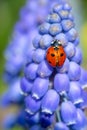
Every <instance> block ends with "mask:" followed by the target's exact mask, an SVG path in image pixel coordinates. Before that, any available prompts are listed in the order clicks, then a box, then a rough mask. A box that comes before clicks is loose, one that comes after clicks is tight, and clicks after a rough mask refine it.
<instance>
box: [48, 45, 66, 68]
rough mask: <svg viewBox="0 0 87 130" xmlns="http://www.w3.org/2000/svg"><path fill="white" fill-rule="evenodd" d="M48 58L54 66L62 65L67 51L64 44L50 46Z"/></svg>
mask: <svg viewBox="0 0 87 130" xmlns="http://www.w3.org/2000/svg"><path fill="white" fill-rule="evenodd" d="M46 59H47V61H48V63H49V64H50V65H51V66H52V67H61V66H62V65H63V64H64V62H65V59H66V53H65V51H64V49H63V47H62V45H58V46H51V47H49V48H48V50H47V53H46Z"/></svg>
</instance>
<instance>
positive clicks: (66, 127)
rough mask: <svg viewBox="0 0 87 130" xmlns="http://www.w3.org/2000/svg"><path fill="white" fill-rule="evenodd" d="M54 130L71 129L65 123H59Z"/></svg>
mask: <svg viewBox="0 0 87 130" xmlns="http://www.w3.org/2000/svg"><path fill="white" fill-rule="evenodd" d="M54 130H69V128H68V126H66V124H64V123H63V122H58V123H56V124H55V126H54Z"/></svg>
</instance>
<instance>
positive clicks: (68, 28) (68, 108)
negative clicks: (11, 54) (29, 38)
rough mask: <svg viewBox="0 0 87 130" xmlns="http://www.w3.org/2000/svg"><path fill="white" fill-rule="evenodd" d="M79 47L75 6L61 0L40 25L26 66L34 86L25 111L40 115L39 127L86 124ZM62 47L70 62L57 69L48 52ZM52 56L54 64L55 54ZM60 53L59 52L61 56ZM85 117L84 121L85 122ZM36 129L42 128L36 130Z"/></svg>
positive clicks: (65, 127)
mask: <svg viewBox="0 0 87 130" xmlns="http://www.w3.org/2000/svg"><path fill="white" fill-rule="evenodd" d="M56 3H57V2H56ZM56 40H57V41H58V43H56ZM58 44H59V45H58ZM78 44H79V38H78V33H77V31H76V29H75V24H74V19H73V16H72V13H71V6H70V5H69V4H68V2H67V1H65V0H62V1H59V2H58V3H57V4H55V5H54V7H53V8H52V9H51V11H50V13H49V14H48V16H47V17H46V20H45V22H44V23H43V24H41V25H40V26H39V30H38V35H37V36H36V37H35V39H34V40H33V45H34V47H35V49H34V52H33V54H32V55H31V57H32V58H31V59H32V62H31V63H29V64H28V65H26V71H25V77H26V78H27V81H28V80H29V82H30V80H31V81H32V83H33V85H32V87H31V90H30V93H29V95H28V97H26V100H25V104H26V108H25V109H26V112H27V113H28V116H34V115H35V114H36V113H38V112H39V121H40V122H39V125H41V127H42V128H48V127H51V126H54V128H53V129H54V130H70V129H71V128H72V129H73V128H75V129H76V127H77V125H79V123H80V122H81V125H80V126H79V128H80V127H82V126H84V125H85V123H83V122H82V119H81V118H80V115H83V113H82V110H81V109H82V108H83V106H86V105H85V104H84V101H85V96H84V94H83V87H82V84H81V83H83V82H84V81H85V82H86V78H85V76H84V75H85V74H86V72H85V71H84V72H83V70H82V68H81V67H80V65H81V63H82V52H81V50H80V49H79V48H78V46H77V45H78ZM58 46H62V48H63V50H64V52H65V55H66V59H65V61H64V63H63V64H62V65H61V66H58V64H56V66H55V67H54V66H52V65H50V64H49V63H48V61H47V60H48V59H47V54H48V53H49V52H48V51H47V50H48V48H50V47H54V50H57V47H58ZM52 53H53V52H51V56H52V57H54V59H53V61H52V63H53V62H55V54H54V55H53V54H52ZM60 53H61V52H60V51H58V56H59V55H61V54H60ZM58 58H59V57H58ZM49 59H50V58H49ZM56 60H57V61H56V62H58V63H59V62H61V61H62V58H61V61H59V59H57V58H56ZM50 62H51V61H50ZM82 75H83V76H82ZM58 113H59V115H58ZM78 113H80V114H79V117H78ZM84 116H85V115H84ZM84 116H82V118H83V119H84V120H85V117H84ZM53 124H55V125H53ZM34 127H36V128H37V127H38V126H33V127H32V128H34ZM39 127H40V126H39ZM38 129H39V128H38ZM53 129H52V130H53Z"/></svg>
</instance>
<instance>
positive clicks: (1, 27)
mask: <svg viewBox="0 0 87 130" xmlns="http://www.w3.org/2000/svg"><path fill="white" fill-rule="evenodd" d="M24 3H25V0H0V94H1V93H2V92H4V91H5V90H6V88H7V87H6V85H5V84H4V83H3V80H2V73H3V68H4V62H5V61H4V57H3V52H4V49H5V48H6V46H7V44H8V43H9V40H10V37H11V33H12V30H13V27H14V25H15V22H16V21H17V20H18V19H19V10H20V8H21V7H22V6H23V5H24ZM70 3H71V5H72V7H73V14H74V16H75V23H76V28H77V30H78V32H79V35H80V40H81V42H80V46H81V48H82V51H83V64H82V66H83V67H84V68H85V69H87V1H86V0H71V1H70ZM17 130H18V128H17Z"/></svg>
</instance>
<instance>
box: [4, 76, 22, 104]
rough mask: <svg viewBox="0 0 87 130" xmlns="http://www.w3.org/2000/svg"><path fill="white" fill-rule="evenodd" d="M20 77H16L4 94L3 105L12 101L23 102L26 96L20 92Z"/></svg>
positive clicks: (14, 102)
mask: <svg viewBox="0 0 87 130" xmlns="http://www.w3.org/2000/svg"><path fill="white" fill-rule="evenodd" d="M20 91H21V89H20V78H19V79H15V80H14V81H13V82H12V83H11V85H10V87H9V88H8V90H7V91H6V92H5V93H4V94H3V96H2V98H1V104H2V106H8V105H10V104H11V103H13V104H20V103H23V99H24V96H23V95H21V93H20Z"/></svg>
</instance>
